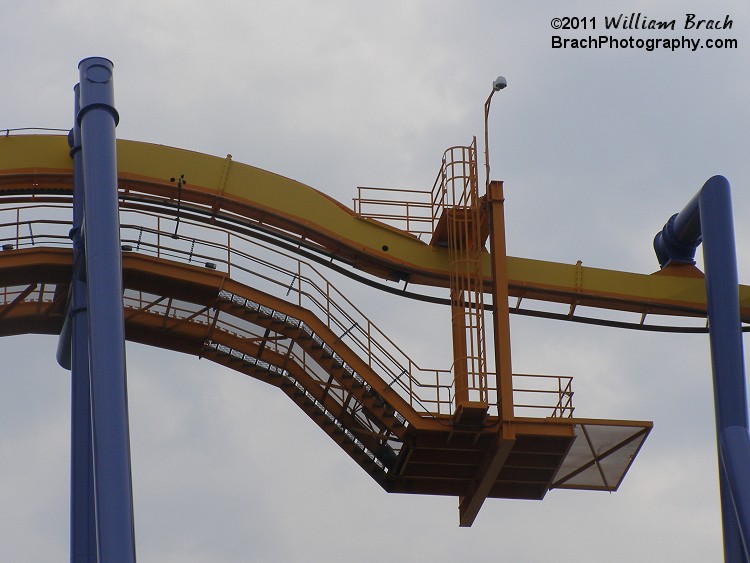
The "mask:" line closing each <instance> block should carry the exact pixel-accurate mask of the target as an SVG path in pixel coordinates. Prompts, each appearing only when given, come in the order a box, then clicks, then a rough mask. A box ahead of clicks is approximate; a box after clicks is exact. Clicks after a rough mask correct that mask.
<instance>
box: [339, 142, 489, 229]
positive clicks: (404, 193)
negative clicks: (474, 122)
mask: <svg viewBox="0 0 750 563" xmlns="http://www.w3.org/2000/svg"><path fill="white" fill-rule="evenodd" d="M475 155H476V139H473V140H472V143H471V144H469V145H466V146H463V145H457V146H454V147H450V148H448V149H447V150H446V151H445V152H444V153H443V158H442V160H441V162H440V168H439V170H438V172H437V175H436V176H435V181H434V182H433V184H432V188H431V189H429V190H414V189H398V188H373V187H359V188H357V197H355V198H353V207H354V212H355V213H356V214H357V215H358V216H360V217H363V218H365V219H375V220H378V221H381V222H383V223H386V224H387V225H391V226H392V227H396V228H397V229H399V230H402V231H406V232H408V233H411V234H412V235H414V236H420V235H424V234H428V235H429V234H432V233H433V232H435V227H436V226H437V224H438V221H439V220H440V217H441V215H442V213H443V211H444V210H445V208H446V207H468V206H470V205H471V201H469V199H468V197H470V196H469V195H468V194H469V190H468V189H466V188H467V186H468V185H469V184H470V182H471V181H472V178H471V170H472V168H473V169H475V168H476V156H475Z"/></svg>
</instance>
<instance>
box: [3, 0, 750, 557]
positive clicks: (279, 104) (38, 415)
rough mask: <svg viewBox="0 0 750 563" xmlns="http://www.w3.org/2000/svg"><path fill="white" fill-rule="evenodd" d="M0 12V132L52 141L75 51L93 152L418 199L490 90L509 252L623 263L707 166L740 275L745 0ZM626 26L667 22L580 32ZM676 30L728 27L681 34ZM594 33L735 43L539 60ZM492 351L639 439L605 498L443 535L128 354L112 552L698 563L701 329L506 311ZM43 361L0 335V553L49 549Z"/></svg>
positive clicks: (51, 522)
mask: <svg viewBox="0 0 750 563" xmlns="http://www.w3.org/2000/svg"><path fill="white" fill-rule="evenodd" d="M6 4H8V5H7V6H5V7H4V9H3V15H2V21H3V26H2V27H3V31H2V34H0V50H1V52H2V54H3V56H2V59H0V68H1V69H2V76H3V86H2V94H1V95H0V101H1V102H2V104H1V105H0V108H1V109H0V128H6V127H11V128H12V127H33V126H36V127H61V128H68V127H70V125H71V120H72V113H73V110H72V87H73V85H74V84H75V83H76V82H77V77H78V72H77V64H78V61H79V60H80V59H82V58H85V57H87V56H105V57H108V58H110V59H111V60H112V61H113V62H114V64H115V88H116V94H115V95H116V104H117V108H118V110H119V112H120V115H121V122H120V125H119V127H118V136H119V137H121V138H128V139H136V140H140V141H148V142H154V143H162V144H167V145H172V146H177V147H182V148H187V149H191V150H197V151H200V152H205V153H210V154H214V155H218V156H224V155H226V154H227V153H231V154H232V155H233V157H234V159H235V160H236V161H240V162H245V163H248V164H253V165H256V166H259V167H261V168H265V169H268V170H271V171H273V172H277V173H279V174H283V175H285V176H289V177H291V178H294V179H296V180H299V181H301V182H304V183H306V184H309V185H311V186H313V187H315V188H317V189H319V190H321V191H323V192H325V193H327V194H329V195H331V196H333V197H335V198H336V199H338V200H340V201H342V202H345V203H347V204H348V203H349V202H351V198H352V197H353V196H354V195H355V192H356V190H355V188H356V186H358V185H379V186H391V187H410V188H412V187H413V188H429V187H431V185H432V180H433V179H434V177H435V174H436V172H437V167H438V164H439V162H440V158H441V155H442V152H443V150H444V149H445V148H446V147H448V146H449V145H455V144H464V143H466V142H468V141H469V140H470V139H471V136H472V135H475V134H476V135H477V136H479V137H480V138H481V135H482V107H483V103H484V100H485V99H486V97H487V95H488V94H489V90H490V87H491V84H492V80H493V79H494V78H495V77H496V76H497V75H498V74H503V75H505V76H506V77H507V78H508V82H509V86H508V88H507V89H506V90H504V91H502V92H501V93H500V94H498V95H497V96H496V97H495V98H494V100H493V107H492V114H491V116H490V146H491V154H492V170H493V177H494V178H497V179H502V180H504V181H505V193H506V201H507V203H506V221H507V239H508V252H509V254H511V255H516V256H524V257H529V258H540V259H545V260H554V261H559V262H566V263H575V261H576V260H582V261H583V263H584V264H585V265H589V266H597V267H604V268H610V269H618V270H626V271H635V272H641V273H650V272H652V271H654V270H656V269H657V262H656V259H655V258H654V256H653V251H652V250H651V240H652V238H653V236H654V234H655V232H656V231H657V230H658V229H660V228H661V227H662V226H663V224H664V222H665V221H666V219H667V218H668V217H669V216H670V215H671V214H672V213H675V212H677V211H679V210H680V209H681V208H682V206H683V205H684V204H685V203H687V201H688V200H689V199H690V197H692V195H693V194H694V193H695V192H696V191H697V190H698V189H699V188H700V186H701V185H702V184H703V182H704V181H705V180H706V179H708V178H709V177H710V176H712V175H713V174H717V173H719V174H724V175H725V176H727V178H728V179H729V181H730V182H731V184H732V185H733V187H734V192H733V198H734V210H735V225H736V229H737V246H738V252H739V256H738V259H739V268H740V280H741V281H742V282H744V283H750V229H749V228H748V226H747V223H746V222H745V221H743V218H744V217H745V216H746V215H747V213H748V211H750V191H748V189H747V186H749V185H750V166H749V165H748V159H747V157H746V150H747V146H748V135H749V133H748V132H749V131H750V123H749V121H750V110H748V100H750V77H749V76H748V72H747V69H748V63H749V62H750V36H749V33H750V8H749V7H748V5H747V3H746V2H740V1H735V2H730V1H724V0H719V1H717V2H713V3H710V4H708V3H702V4H700V5H697V4H696V3H687V2H673V1H664V0H662V1H653V0H652V1H650V2H639V1H636V0H621V1H619V2H611V1H605V2H602V1H597V2H594V1H592V0H580V1H576V2H567V3H565V4H566V7H565V8H563V7H561V5H562V3H559V2H541V1H538V2H523V3H522V2H510V1H505V2H502V1H472V2H462V3H459V2H447V1H433V2H427V1H421V2H405V1H401V2H391V1H381V2H367V3H365V2H346V1H328V0H323V1H320V0H319V1H316V2H311V1H308V2H292V1H276V2H273V3H271V2H256V1H254V0H242V1H239V0H238V1H231V2H230V1H224V0H215V1H213V2H199V1H196V0H182V1H179V2H178V1H174V0H172V1H168V0H150V1H148V2H145V1H141V0H138V1H129V2H114V1H105V2H102V1H93V0H70V1H68V2H53V1H39V0H29V1H26V2H14V3H6ZM11 4H12V5H11ZM699 6H702V7H700V8H699ZM638 12H641V13H642V14H643V15H644V16H646V17H648V18H653V19H657V20H672V19H675V20H676V29H675V31H664V32H658V31H625V30H617V31H611V30H610V31H605V30H604V29H603V28H604V18H605V17H612V16H618V15H619V14H625V15H626V16H629V15H630V14H631V13H638ZM689 12H696V14H697V17H698V19H716V20H721V21H722V22H723V21H724V19H725V17H726V16H727V15H728V16H729V18H730V19H731V20H732V21H733V25H732V28H731V29H724V30H709V31H703V30H700V31H696V30H694V29H693V30H684V29H683V24H684V20H685V14H686V13H689ZM565 16H578V17H585V18H596V20H595V23H596V26H597V27H596V31H595V32H594V31H592V32H589V31H583V30H578V31H555V30H553V29H552V28H551V20H552V19H553V18H556V17H559V18H563V17H565ZM601 34H606V35H613V36H614V37H616V38H619V39H622V38H628V37H630V36H631V35H633V36H634V37H635V38H644V39H648V38H662V37H665V38H670V39H674V38H678V39H679V38H681V37H683V36H684V37H686V38H690V39H693V40H695V39H700V40H702V41H705V40H707V39H716V38H718V39H728V38H732V39H737V40H738V47H737V48H736V49H714V50H712V49H707V48H704V49H700V48H699V49H697V50H696V51H691V50H689V49H681V50H677V51H674V52H672V51H670V50H666V51H665V50H663V49H661V50H657V51H653V52H648V51H646V50H644V49H637V48H633V49H629V48H628V49H611V48H607V47H605V48H601V49H553V48H552V46H551V45H552V39H551V38H552V36H553V35H560V36H561V37H566V38H587V37H588V36H589V35H594V36H598V35H601ZM364 296H365V293H364V292H363V293H361V295H360V298H362V297H364ZM382 299H384V300H383V301H382V302H381V304H380V305H379V306H378V307H377V308H376V309H377V310H374V311H369V310H368V312H370V313H371V314H372V315H373V316H374V317H375V318H376V322H378V323H379V324H380V325H382V327H383V328H384V329H386V331H387V332H390V333H392V334H394V335H396V337H397V338H398V339H399V342H400V343H401V344H402V347H403V348H404V349H405V350H406V351H407V352H410V353H411V354H412V355H413V356H414V358H415V359H416V360H417V361H418V362H419V363H421V364H424V365H430V366H434V367H448V366H447V365H445V364H444V362H445V355H444V350H445V349H446V346H449V343H450V335H449V332H448V331H449V317H448V311H446V310H442V309H440V308H438V309H437V310H435V309H434V308H430V307H423V306H421V305H417V304H414V303H411V302H407V303H401V302H396V303H394V302H392V301H390V300H388V299H387V298H382ZM366 302H367V301H365V303H366ZM428 320H429V322H428ZM512 339H513V367H514V371H516V372H530V373H549V374H561V375H572V376H574V377H575V379H574V390H575V392H576V397H575V405H576V414H577V415H580V416H581V417H591V418H596V417H600V418H625V419H629V418H632V419H646V420H653V421H654V424H655V426H654V430H653V432H652V433H651V436H650V437H649V439H648V440H647V442H646V444H645V446H644V448H643V450H642V451H641V453H640V455H639V457H638V458H637V459H636V462H635V464H634V465H633V467H632V468H631V470H630V473H629V474H628V476H627V477H626V479H625V482H624V483H623V485H622V487H621V488H620V490H619V491H618V492H617V493H614V494H606V493H589V492H580V491H552V492H551V493H550V494H549V495H548V496H547V498H546V499H545V500H544V501H541V502H518V501H506V500H492V499H491V500H488V501H487V502H486V503H485V505H484V507H483V509H482V511H481V512H480V514H479V516H478V518H477V520H476V523H475V524H474V526H473V527H472V528H471V529H459V528H458V515H457V509H456V506H457V501H456V499H454V498H437V497H411V496H396V495H387V494H386V493H384V492H383V491H382V490H381V489H380V488H379V487H378V485H376V484H375V483H374V482H373V481H372V480H371V479H370V478H369V477H368V476H367V475H366V474H365V473H364V472H363V471H362V470H361V469H360V468H359V467H358V466H357V465H356V464H355V463H354V462H353V461H352V460H351V459H350V458H349V457H348V456H347V455H346V454H345V453H344V452H343V451H342V450H340V449H339V448H338V446H337V445H336V444H334V443H333V441H331V440H330V439H329V438H328V437H327V436H325V435H324V434H323V433H322V432H321V431H320V430H319V429H318V428H317V427H316V426H315V425H314V424H313V423H312V422H311V421H310V420H309V419H308V418H307V416H306V415H305V414H304V413H302V412H301V411H300V410H299V409H298V408H297V407H296V406H295V405H294V404H293V403H291V401H289V400H288V399H287V398H286V397H285V396H284V395H283V394H282V393H280V392H277V391H276V390H275V389H273V388H271V387H267V386H264V384H262V383H260V382H257V381H254V380H251V379H248V378H246V377H244V376H240V375H239V374H237V373H235V372H231V371H229V370H227V369H225V368H221V367H219V366H216V365H213V364H211V363H209V362H207V361H205V360H198V359H196V358H192V357H185V356H180V355H176V354H172V353H166V352H163V351H160V350H156V349H151V348H146V347H143V346H136V345H129V347H128V367H129V390H130V416H131V444H132V455H133V460H132V462H133V480H134V489H135V515H136V542H137V549H138V555H139V559H140V560H141V561H155V562H180V563H188V562H241V561H384V560H394V561H428V560H429V561H432V562H438V561H457V560H473V561H498V560H499V561H508V562H536V561H548V560H556V561H573V560H575V561H586V562H599V561H613V562H630V561H653V562H662V561H718V560H720V558H721V553H722V551H721V549H722V548H721V531H720V517H719V504H718V480H717V472H716V452H715V440H714V427H713V406H712V390H711V378H710V371H709V357H708V341H707V337H705V336H674V335H671V336H668V335H657V334H650V333H632V332H624V331H620V330H615V329H611V328H595V327H586V326H571V325H569V324H563V323H560V322H556V321H542V320H534V319H520V318H515V317H514V318H513V319H512ZM55 346H56V338H50V337H39V336H24V337H13V338H6V339H3V340H2V341H0V358H2V366H3V367H2V372H1V373H2V385H3V387H2V392H0V536H2V540H1V541H0V560H2V561H29V562H38V561H64V560H66V559H67V558H68V510H69V508H68V479H69V473H68V471H69V470H68V463H69V438H68V432H69V382H68V374H67V372H65V371H63V370H62V369H60V368H59V367H57V365H56V363H55V359H54V353H55ZM448 361H449V360H448Z"/></svg>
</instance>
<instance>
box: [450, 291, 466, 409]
mask: <svg viewBox="0 0 750 563" xmlns="http://www.w3.org/2000/svg"><path fill="white" fill-rule="evenodd" d="M462 294H463V292H462V291H461V290H460V289H457V288H451V330H452V331H453V384H454V392H455V397H454V402H455V407H456V410H458V406H459V405H461V404H464V403H468V402H469V368H468V357H467V356H468V353H467V349H466V311H465V308H466V306H465V305H464V304H463V303H462V301H463V295H462Z"/></svg>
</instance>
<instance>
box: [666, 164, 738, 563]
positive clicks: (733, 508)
mask: <svg viewBox="0 0 750 563" xmlns="http://www.w3.org/2000/svg"><path fill="white" fill-rule="evenodd" d="M701 240H702V242H703V262H704V268H705V270H706V272H705V273H706V301H707V307H708V323H709V340H710V344H711V367H712V371H713V385H714V407H715V411H716V433H717V444H718V452H719V480H720V489H721V512H722V523H723V529H724V557H725V560H726V561H728V562H729V563H747V562H748V561H749V560H750V486H748V482H747V472H748V470H750V438H749V437H748V414H747V390H746V383H745V364H744V358H743V349H742V331H741V324H740V311H739V290H738V276H737V256H736V249H735V244H734V225H733V220H732V201H731V194H730V188H729V182H728V181H727V179H726V178H724V177H723V176H714V177H712V178H710V179H709V180H708V181H707V182H706V183H705V184H704V185H703V187H702V188H701V189H700V191H699V192H698V194H697V195H696V196H695V197H694V198H693V199H692V200H691V201H690V203H689V204H688V205H687V206H686V207H685V209H683V210H682V211H681V212H680V213H679V214H677V215H674V216H673V217H672V218H670V220H669V222H668V223H667V224H666V225H665V227H664V229H663V230H662V231H661V232H660V233H658V234H657V235H656V238H655V239H654V248H655V249H656V252H657V257H658V258H659V262H660V264H661V265H662V266H664V265H666V263H667V262H668V261H670V260H677V261H683V262H684V261H688V262H689V261H691V260H692V256H690V255H689V249H690V247H692V248H693V249H694V248H695V247H696V246H697V245H698V244H700V242H701ZM686 251H687V254H686Z"/></svg>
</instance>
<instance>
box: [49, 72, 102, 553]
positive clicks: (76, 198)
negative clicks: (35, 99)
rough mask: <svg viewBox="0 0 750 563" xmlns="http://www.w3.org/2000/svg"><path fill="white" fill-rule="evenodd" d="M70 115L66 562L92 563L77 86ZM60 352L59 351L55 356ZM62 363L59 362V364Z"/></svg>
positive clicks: (63, 343) (93, 526)
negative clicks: (71, 177)
mask: <svg viewBox="0 0 750 563" xmlns="http://www.w3.org/2000/svg"><path fill="white" fill-rule="evenodd" d="M74 98H75V99H74V105H75V116H74V119H75V121H74V124H73V129H72V130H71V132H70V135H69V137H68V141H69V144H70V156H71V158H72V159H73V228H72V230H71V231H70V236H71V238H72V240H73V276H72V279H71V285H70V303H69V306H68V311H67V318H66V324H68V323H69V326H70V332H69V333H67V334H66V331H65V330H63V334H62V335H61V337H60V343H61V347H64V348H62V349H64V350H65V352H66V353H67V355H68V356H69V359H70V362H69V363H70V369H71V400H70V407H71V421H70V432H71V434H70V438H71V442H70V446H71V447H70V560H71V562H73V563H95V562H96V561H97V549H96V508H95V505H94V458H93V448H92V445H93V443H92V434H91V385H90V378H89V346H88V337H89V334H88V333H89V330H88V316H87V314H86V310H87V297H86V281H85V279H84V276H83V268H84V267H85V254H84V249H83V238H82V236H81V227H82V225H83V215H84V206H83V198H84V183H83V159H82V155H81V129H80V127H79V126H78V121H77V116H78V112H79V110H80V86H79V85H78V84H76V86H75V88H74ZM59 356H60V350H58V358H59ZM61 363H62V362H61Z"/></svg>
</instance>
